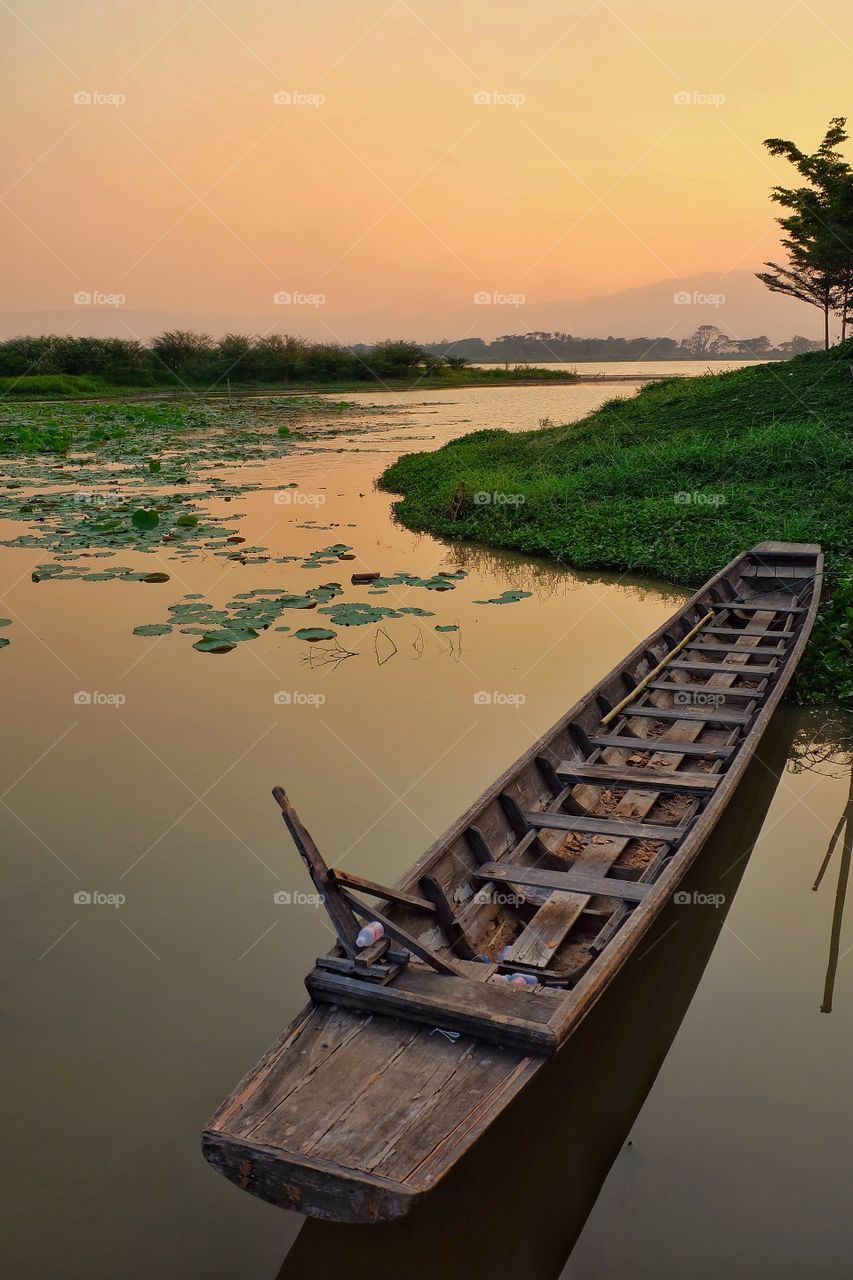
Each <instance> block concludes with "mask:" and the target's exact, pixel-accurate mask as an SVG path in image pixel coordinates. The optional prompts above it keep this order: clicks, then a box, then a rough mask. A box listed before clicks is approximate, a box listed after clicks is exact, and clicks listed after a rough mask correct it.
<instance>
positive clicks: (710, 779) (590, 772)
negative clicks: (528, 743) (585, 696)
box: [557, 760, 720, 795]
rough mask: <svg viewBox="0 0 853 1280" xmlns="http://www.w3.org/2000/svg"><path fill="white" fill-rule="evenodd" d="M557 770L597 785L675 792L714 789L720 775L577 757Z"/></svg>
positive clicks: (565, 778)
mask: <svg viewBox="0 0 853 1280" xmlns="http://www.w3.org/2000/svg"><path fill="white" fill-rule="evenodd" d="M557 773H558V775H559V776H560V778H561V779H562V780H563V781H564V782H575V783H578V782H580V783H587V784H589V785H591V786H594V787H604V786H616V787H628V786H636V787H639V788H640V790H642V791H665V792H669V793H675V794H685V795H696V794H699V795H701V794H703V793H704V792H707V791H713V790H714V788H715V787H716V786H717V785H718V783H719V781H720V779H719V776H712V775H711V774H709V773H687V772H679V771H677V770H675V769H632V768H630V767H629V766H628V765H620V764H586V763H584V762H579V761H577V760H564V761H563V762H562V764H559V765H558V766H557Z"/></svg>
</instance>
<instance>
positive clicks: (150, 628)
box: [133, 622, 172, 636]
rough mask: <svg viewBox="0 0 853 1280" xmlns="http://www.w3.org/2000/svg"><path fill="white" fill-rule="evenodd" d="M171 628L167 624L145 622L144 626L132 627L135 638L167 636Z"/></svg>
mask: <svg viewBox="0 0 853 1280" xmlns="http://www.w3.org/2000/svg"><path fill="white" fill-rule="evenodd" d="M171 630H172V628H171V627H170V626H169V623H168V622H146V623H145V625H144V626H141V627H134V628H133V634H134V635H135V636H167V635H168V634H169V632H170V631H171Z"/></svg>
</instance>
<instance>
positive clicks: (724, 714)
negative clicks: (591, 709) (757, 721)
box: [625, 702, 751, 725]
mask: <svg viewBox="0 0 853 1280" xmlns="http://www.w3.org/2000/svg"><path fill="white" fill-rule="evenodd" d="M625 715H626V717H627V718H628V719H629V720H630V719H632V718H633V717H634V716H641V717H644V718H645V719H647V720H685V721H689V720H698V721H702V722H703V723H704V724H731V725H744V724H749V721H750V719H751V717H750V716H748V715H746V714H745V713H744V712H742V711H718V710H717V708H716V707H702V708H701V709H700V710H699V711H689V710H687V708H686V707H656V706H654V705H653V704H652V703H650V702H645V703H643V705H642V706H639V707H626V708H625Z"/></svg>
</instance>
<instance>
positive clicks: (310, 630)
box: [293, 627, 338, 643]
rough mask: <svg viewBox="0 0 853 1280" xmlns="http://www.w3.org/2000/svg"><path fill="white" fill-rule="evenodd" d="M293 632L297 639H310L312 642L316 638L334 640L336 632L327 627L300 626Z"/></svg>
mask: <svg viewBox="0 0 853 1280" xmlns="http://www.w3.org/2000/svg"><path fill="white" fill-rule="evenodd" d="M293 634H294V635H295V637H296V639H297V640H310V641H311V642H312V643H313V642H314V641H317V640H334V638H335V636H336V635H337V634H338V633H337V632H336V631H330V630H329V628H328V627H300V628H299V630H298V631H294V633H293Z"/></svg>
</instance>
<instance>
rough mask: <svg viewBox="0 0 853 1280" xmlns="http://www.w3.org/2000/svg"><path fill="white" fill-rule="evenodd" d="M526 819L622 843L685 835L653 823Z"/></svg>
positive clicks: (568, 816)
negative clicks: (620, 840)
mask: <svg viewBox="0 0 853 1280" xmlns="http://www.w3.org/2000/svg"><path fill="white" fill-rule="evenodd" d="M524 816H525V818H526V820H527V821H528V822H529V824H530V826H531V827H536V828H537V829H538V830H540V831H542V830H548V829H550V830H552V831H578V832H580V833H581V834H582V835H589V836H619V838H620V839H622V840H667V841H669V843H670V844H672V843H673V842H674V841H675V840H677V839H678V838H679V836H681V835H683V834H684V832H683V831H680V830H679V828H678V827H663V826H656V825H655V824H654V823H651V822H617V821H615V820H614V819H612V818H579V817H577V815H576V814H574V813H537V812H535V811H534V810H532V809H529V810H527V812H526V813H525V815H524ZM487 865H489V866H491V865H493V864H491V863H489V864H487Z"/></svg>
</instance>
